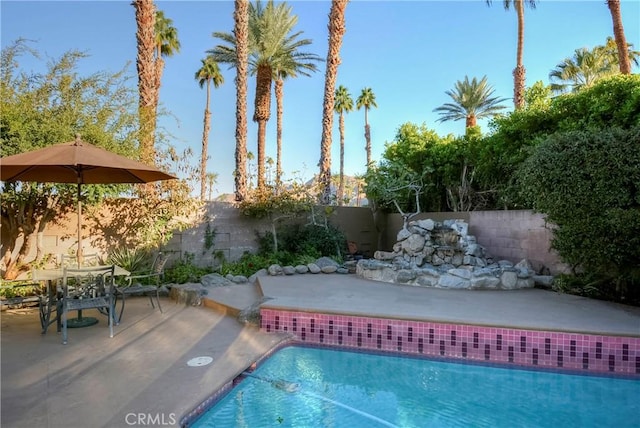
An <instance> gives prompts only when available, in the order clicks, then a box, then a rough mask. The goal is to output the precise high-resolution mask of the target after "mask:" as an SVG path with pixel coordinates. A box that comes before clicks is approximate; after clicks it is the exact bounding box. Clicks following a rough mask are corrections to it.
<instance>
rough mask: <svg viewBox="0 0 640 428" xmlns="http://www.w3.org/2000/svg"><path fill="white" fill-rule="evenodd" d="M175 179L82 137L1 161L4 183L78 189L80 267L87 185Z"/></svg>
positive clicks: (0, 168)
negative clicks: (84, 187) (71, 185)
mask: <svg viewBox="0 0 640 428" xmlns="http://www.w3.org/2000/svg"><path fill="white" fill-rule="evenodd" d="M175 178H177V177H174V176H172V175H170V174H167V173H165V172H162V171H160V170H159V169H157V168H155V167H152V166H148V165H145V164H143V163H141V162H138V161H135V160H132V159H129V158H127V157H124V156H121V155H118V154H116V153H113V152H110V151H107V150H104V149H102V148H100V147H96V146H94V145H92V144H89V143H87V142H84V141H82V140H81V139H80V136H79V135H76V139H75V141H71V142H68V143H62V144H55V145H53V146H49V147H45V148H43V149H40V150H34V151H30V152H26V153H20V154H17V155H13V156H7V157H4V158H0V180H1V181H34V182H38V183H76V184H77V185H78V191H77V195H78V196H77V197H78V251H77V256H78V266H80V265H81V264H82V202H81V199H80V195H81V187H82V185H83V184H119V183H150V182H153V181H159V180H171V179H175Z"/></svg>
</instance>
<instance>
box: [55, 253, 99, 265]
mask: <svg viewBox="0 0 640 428" xmlns="http://www.w3.org/2000/svg"><path fill="white" fill-rule="evenodd" d="M99 265H100V256H99V255H98V253H91V254H85V255H83V256H82V267H90V266H99ZM60 266H61V267H63V268H64V267H72V268H77V267H78V257H77V256H75V255H71V254H62V256H61V258H60Z"/></svg>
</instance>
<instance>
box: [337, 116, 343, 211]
mask: <svg viewBox="0 0 640 428" xmlns="http://www.w3.org/2000/svg"><path fill="white" fill-rule="evenodd" d="M338 130H339V131H340V184H339V185H338V195H337V196H338V198H337V199H338V205H339V206H342V201H343V199H344V114H342V113H340V117H339V118H338Z"/></svg>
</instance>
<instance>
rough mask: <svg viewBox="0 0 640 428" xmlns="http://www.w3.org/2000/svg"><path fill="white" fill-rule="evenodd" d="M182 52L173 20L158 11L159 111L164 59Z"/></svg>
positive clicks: (157, 82)
mask: <svg viewBox="0 0 640 428" xmlns="http://www.w3.org/2000/svg"><path fill="white" fill-rule="evenodd" d="M178 52H180V41H179V40H178V30H177V29H176V28H175V27H174V26H173V20H172V19H169V18H167V17H165V16H164V12H163V11H161V10H158V11H156V21H155V61H156V99H155V100H154V102H155V105H156V106H155V108H156V112H157V111H158V102H159V97H160V81H161V80H162V73H163V71H164V57H169V56H173V55H174V54H176V53H178Z"/></svg>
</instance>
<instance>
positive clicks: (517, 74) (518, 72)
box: [513, 0, 526, 110]
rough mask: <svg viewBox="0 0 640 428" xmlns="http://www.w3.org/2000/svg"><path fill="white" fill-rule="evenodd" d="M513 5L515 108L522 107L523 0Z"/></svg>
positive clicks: (523, 84) (523, 72)
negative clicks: (515, 26)
mask: <svg viewBox="0 0 640 428" xmlns="http://www.w3.org/2000/svg"><path fill="white" fill-rule="evenodd" d="M514 6H515V8H516V12H517V15H518V48H517V53H516V68H514V70H513V104H514V106H515V108H516V110H517V109H521V108H522V107H524V90H525V73H526V70H525V68H524V65H523V64H522V62H523V60H522V58H523V51H524V0H520V1H515V2H514Z"/></svg>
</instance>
